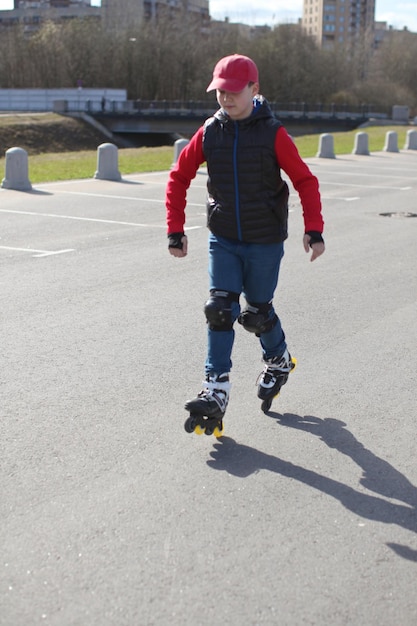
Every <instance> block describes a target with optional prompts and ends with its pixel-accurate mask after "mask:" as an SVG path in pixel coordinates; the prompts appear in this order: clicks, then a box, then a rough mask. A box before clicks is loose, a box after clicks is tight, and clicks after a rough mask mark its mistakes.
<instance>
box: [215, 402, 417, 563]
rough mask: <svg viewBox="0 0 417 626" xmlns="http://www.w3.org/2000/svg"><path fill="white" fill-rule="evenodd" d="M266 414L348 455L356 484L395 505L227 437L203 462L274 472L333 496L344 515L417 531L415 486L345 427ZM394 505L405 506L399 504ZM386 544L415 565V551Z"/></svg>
mask: <svg viewBox="0 0 417 626" xmlns="http://www.w3.org/2000/svg"><path fill="white" fill-rule="evenodd" d="M269 415H270V416H271V417H273V418H274V419H276V420H277V422H278V424H281V425H282V426H285V427H288V428H294V429H296V430H303V431H305V432H309V433H311V434H312V435H316V436H318V437H320V439H321V440H322V441H323V442H324V443H325V444H326V445H327V446H329V447H330V448H335V449H336V450H338V451H339V452H340V453H341V454H345V455H346V456H349V457H350V458H351V459H352V460H353V461H354V462H355V463H356V464H357V465H358V466H359V467H361V468H362V470H363V474H362V478H361V480H360V484H361V485H362V486H363V487H365V488H366V489H368V490H369V491H372V492H373V493H374V494H378V496H383V497H384V498H392V499H395V500H397V503H394V502H389V501H388V500H385V499H384V498H382V497H378V496H375V495H373V494H366V493H363V492H361V491H356V490H355V489H353V488H352V487H350V486H349V485H345V484H343V483H342V482H339V481H337V480H334V479H333V478H329V477H327V476H323V475H321V474H319V473H317V472H315V471H312V470H309V469H307V468H304V467H301V466H299V465H294V464H293V463H290V462H289V461H284V460H283V459H280V458H278V457H274V456H271V455H268V454H264V453H263V452H260V451H259V450H256V449H255V448H251V447H250V446H246V445H243V444H240V443H237V442H236V441H235V440H234V439H231V438H230V437H222V438H221V439H219V441H218V443H216V444H215V446H214V448H215V450H213V451H212V452H211V457H212V458H211V459H210V460H208V461H207V464H208V465H209V466H210V467H212V468H213V469H217V470H223V471H226V472H228V473H229V474H233V475H234V476H239V477H241V478H246V477H247V476H250V475H251V474H253V473H256V472H258V471H259V470H262V469H264V470H268V471H270V472H275V473H277V474H280V475H281V476H286V477H287V478H292V479H294V480H298V481H299V482H302V483H304V484H305V485H309V486H310V487H312V488H314V489H317V490H318V491H322V492H323V493H325V494H327V495H329V496H332V497H333V498H335V499H337V500H339V502H340V503H341V504H343V506H344V507H346V508H347V509H348V510H349V511H352V512H353V513H355V514H356V515H359V516H361V517H363V518H365V519H369V520H372V521H375V522H383V523H385V524H396V525H397V526H400V527H401V528H404V529H406V530H410V531H412V532H417V488H416V487H415V486H414V485H412V484H411V483H410V481H409V480H408V479H407V478H406V477H405V476H404V475H403V474H401V473H400V472H399V471H398V470H396V469H395V468H394V467H393V466H392V465H390V464H389V463H388V462H387V461H384V460H383V459H381V458H379V457H378V456H376V455H375V454H374V453H373V452H371V451H370V450H368V449H367V448H365V447H364V445H363V444H362V443H360V442H359V441H358V440H357V439H355V437H354V436H353V435H352V433H350V432H349V431H348V430H347V429H346V424H345V423H344V422H342V421H340V420H336V419H320V418H318V417H313V416H310V415H308V416H305V417H301V416H299V415H292V414H289V413H286V414H284V415H280V414H279V413H270V414H269ZM398 501H401V502H403V503H404V504H399V503H398ZM387 545H388V546H389V547H390V548H391V549H392V550H393V551H394V552H396V554H398V555H399V556H401V557H403V558H405V559H408V560H410V561H414V562H416V563H417V550H413V549H411V548H408V547H407V546H402V545H399V544H395V543H388V544H387Z"/></svg>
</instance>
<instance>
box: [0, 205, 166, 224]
mask: <svg viewBox="0 0 417 626" xmlns="http://www.w3.org/2000/svg"><path fill="white" fill-rule="evenodd" d="M0 213H13V214H15V215H31V216H32V217H54V218H58V219H61V220H76V221H77V220H78V221H80V222H98V223H101V224H117V225H119V226H141V227H143V228H166V226H165V224H141V223H138V222H122V221H118V220H103V219H98V218H94V217H79V216H76V215H57V214H56V213H35V212H34V211H14V210H12V209H0Z"/></svg>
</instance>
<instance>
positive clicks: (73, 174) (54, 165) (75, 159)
mask: <svg viewBox="0 0 417 626" xmlns="http://www.w3.org/2000/svg"><path fill="white" fill-rule="evenodd" d="M410 128H412V127H410V126H396V125H393V126H392V127H391V126H370V127H368V128H365V129H363V132H366V133H367V134H368V141H369V150H370V151H371V152H379V151H381V150H383V147H384V143H385V137H386V133H387V132H388V131H390V130H394V131H396V132H397V134H398V146H399V148H400V149H401V148H403V146H404V144H405V140H406V134H407V130H410ZM357 132H360V131H359V130H354V131H348V132H340V133H332V135H333V137H334V150H335V154H336V155H342V154H350V153H351V152H352V150H353V147H354V142H355V135H356V133H357ZM319 137H320V136H319V135H304V136H303V137H295V138H294V141H295V144H296V146H297V148H298V150H299V152H300V154H301V156H302V157H303V158H309V157H314V156H316V154H317V152H318V146H319ZM173 156H174V148H173V146H163V147H157V148H120V149H119V151H118V157H119V171H120V173H121V174H122V176H123V175H127V174H136V173H141V172H161V171H167V170H169V169H170V167H171V165H172V160H173ZM4 167H5V158H4V157H3V158H0V170H2V171H4ZM96 170H97V150H83V151H78V152H63V153H46V154H38V155H31V156H29V179H30V182H31V183H32V184H37V183H44V182H53V181H58V180H75V179H83V178H92V177H93V176H94V173H95V172H96Z"/></svg>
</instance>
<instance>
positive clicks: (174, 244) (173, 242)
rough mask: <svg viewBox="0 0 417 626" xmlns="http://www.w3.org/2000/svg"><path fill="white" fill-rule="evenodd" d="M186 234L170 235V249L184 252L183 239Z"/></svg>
mask: <svg viewBox="0 0 417 626" xmlns="http://www.w3.org/2000/svg"><path fill="white" fill-rule="evenodd" d="M183 237H184V233H170V234H169V235H168V248H178V249H179V250H182V238H183Z"/></svg>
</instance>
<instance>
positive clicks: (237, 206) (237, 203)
mask: <svg viewBox="0 0 417 626" xmlns="http://www.w3.org/2000/svg"><path fill="white" fill-rule="evenodd" d="M238 140H239V125H238V123H237V122H235V140H234V144H233V178H234V183H235V214H236V226H237V237H238V239H239V241H242V226H241V223H240V196H239V179H238V175H237V145H238Z"/></svg>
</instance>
